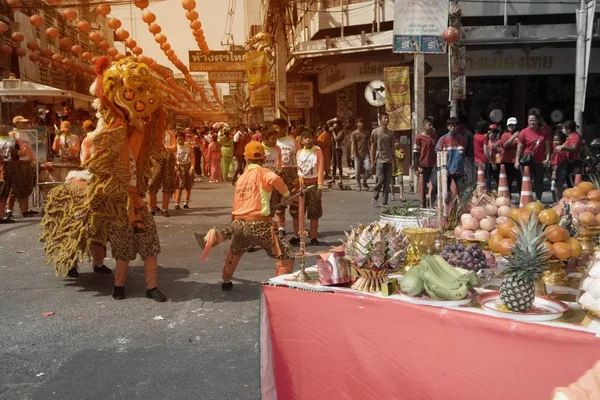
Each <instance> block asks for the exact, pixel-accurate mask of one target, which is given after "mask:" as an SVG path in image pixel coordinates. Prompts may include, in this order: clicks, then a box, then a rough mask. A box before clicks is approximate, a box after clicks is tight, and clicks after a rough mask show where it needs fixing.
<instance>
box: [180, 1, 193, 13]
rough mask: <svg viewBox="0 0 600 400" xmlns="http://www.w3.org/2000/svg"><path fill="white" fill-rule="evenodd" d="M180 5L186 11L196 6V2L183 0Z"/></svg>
mask: <svg viewBox="0 0 600 400" xmlns="http://www.w3.org/2000/svg"><path fill="white" fill-rule="evenodd" d="M181 5H182V6H183V8H184V9H186V10H188V11H189V10H193V9H194V8H196V2H195V1H194V0H183V1H182V2H181Z"/></svg>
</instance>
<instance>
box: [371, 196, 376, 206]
mask: <svg viewBox="0 0 600 400" xmlns="http://www.w3.org/2000/svg"><path fill="white" fill-rule="evenodd" d="M371 204H373V205H374V206H376V205H377V199H376V198H374V197H373V198H372V199H371Z"/></svg>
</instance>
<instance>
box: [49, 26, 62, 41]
mask: <svg viewBox="0 0 600 400" xmlns="http://www.w3.org/2000/svg"><path fill="white" fill-rule="evenodd" d="M58 35H60V32H59V31H58V29H56V28H48V29H46V36H48V37H49V38H51V39H54V38H57V37H58Z"/></svg>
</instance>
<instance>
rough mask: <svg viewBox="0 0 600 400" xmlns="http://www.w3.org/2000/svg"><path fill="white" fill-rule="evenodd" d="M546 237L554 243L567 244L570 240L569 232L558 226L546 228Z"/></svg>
mask: <svg viewBox="0 0 600 400" xmlns="http://www.w3.org/2000/svg"><path fill="white" fill-rule="evenodd" d="M544 235H546V238H547V239H548V240H549V241H551V242H552V243H556V242H566V241H567V240H569V238H570V235H569V231H567V230H566V229H565V228H563V227H562V226H558V225H550V226H548V227H546V230H545V231H544Z"/></svg>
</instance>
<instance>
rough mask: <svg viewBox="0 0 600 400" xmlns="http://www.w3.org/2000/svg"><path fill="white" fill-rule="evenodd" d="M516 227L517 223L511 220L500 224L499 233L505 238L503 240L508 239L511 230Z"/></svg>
mask: <svg viewBox="0 0 600 400" xmlns="http://www.w3.org/2000/svg"><path fill="white" fill-rule="evenodd" d="M514 226H515V223H514V222H512V221H511V220H508V221H505V222H501V223H500V224H498V227H497V228H498V233H499V234H500V235H501V236H502V237H503V238H507V237H508V235H509V234H510V230H511V228H512V227H514Z"/></svg>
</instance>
